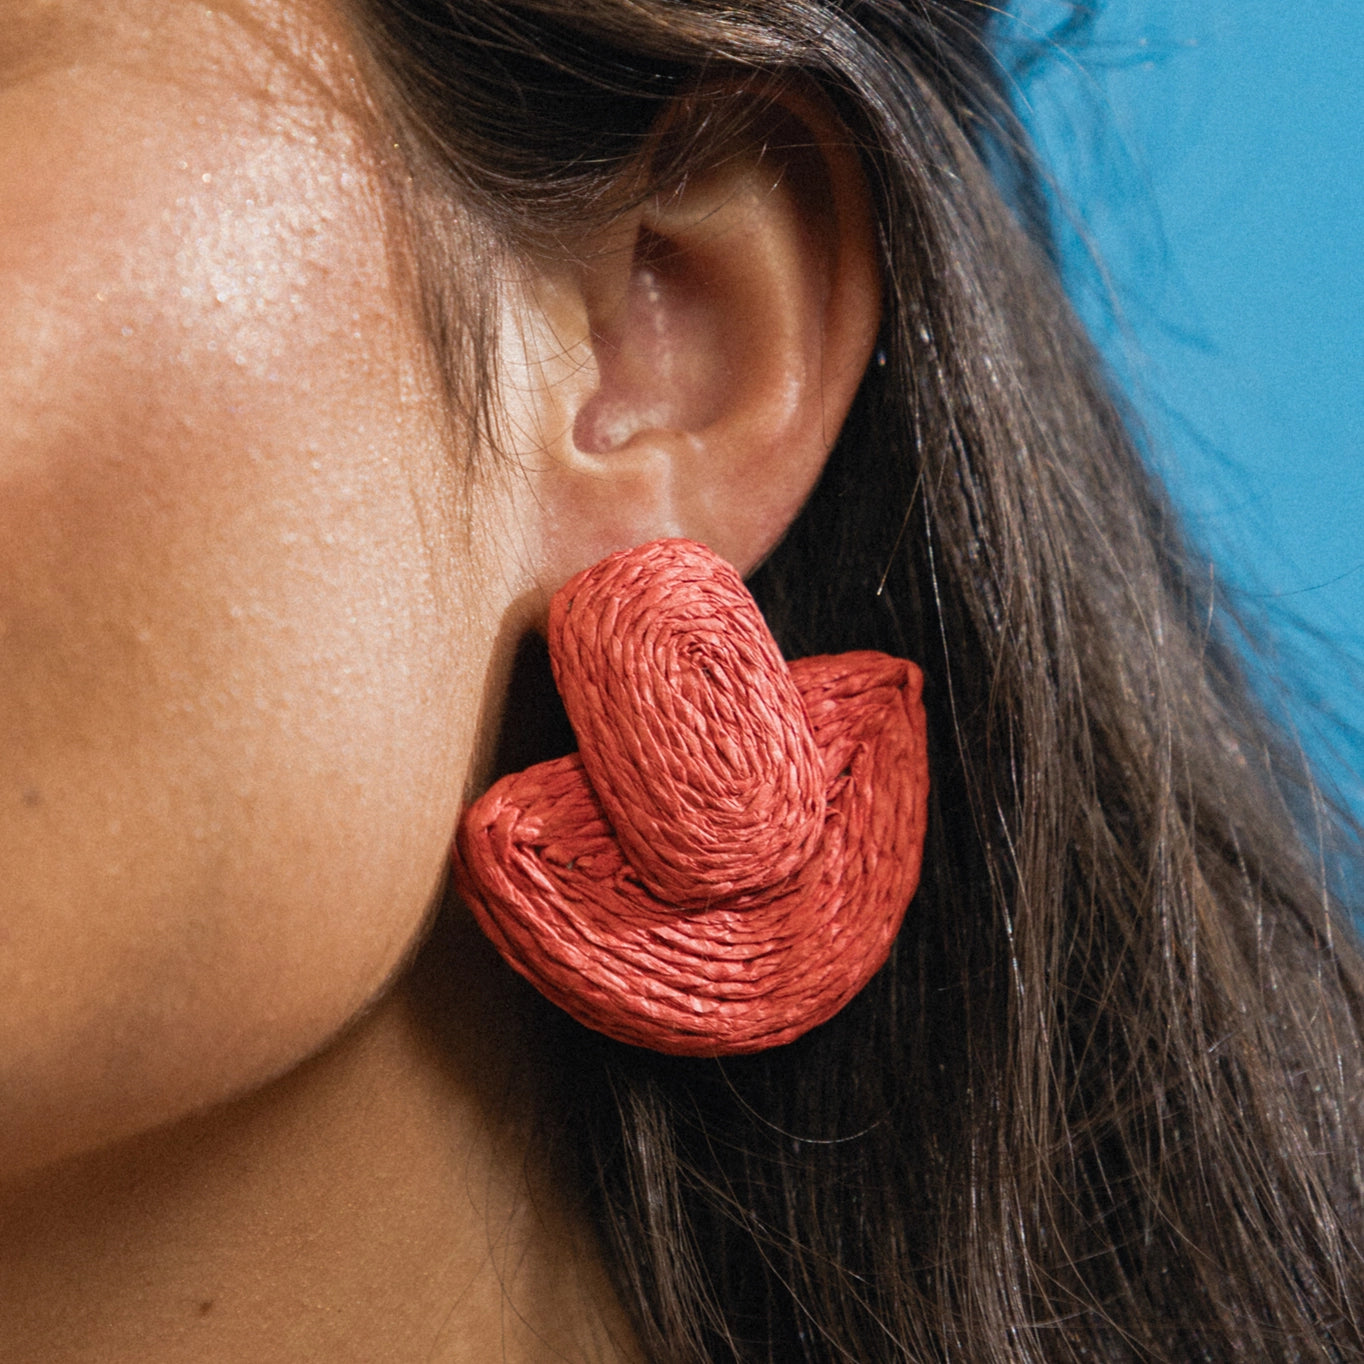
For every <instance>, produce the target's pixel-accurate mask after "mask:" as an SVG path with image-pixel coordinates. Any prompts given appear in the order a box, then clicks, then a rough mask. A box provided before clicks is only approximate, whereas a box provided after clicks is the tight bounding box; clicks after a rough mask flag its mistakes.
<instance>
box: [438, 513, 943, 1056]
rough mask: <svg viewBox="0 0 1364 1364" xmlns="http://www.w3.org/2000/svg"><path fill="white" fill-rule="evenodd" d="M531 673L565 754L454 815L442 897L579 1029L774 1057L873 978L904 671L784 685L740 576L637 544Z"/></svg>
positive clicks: (883, 668)
mask: <svg viewBox="0 0 1364 1364" xmlns="http://www.w3.org/2000/svg"><path fill="white" fill-rule="evenodd" d="M549 641H550V656H551V660H552V662H553V666H554V670H555V677H556V681H557V683H558V686H559V690H560V692H561V694H562V695H563V698H564V704H565V707H566V709H567V710H568V714H569V718H570V720H571V721H572V723H573V727H574V730H575V732H576V733H577V735H578V739H579V743H580V745H581V751H580V753H578V754H573V755H571V756H569V757H567V758H561V759H556V760H554V761H552V762H547V763H540V764H537V765H536V766H534V767H531V768H528V769H527V770H526V771H524V772H518V773H513V774H512V775H510V776H508V777H504V778H503V779H502V780H501V781H499V782H498V783H497V784H496V785H495V786H493V787H492V789H491V790H489V791H488V792H487V794H486V795H484V796H483V797H482V798H481V799H479V800H478V801H476V802H475V803H474V804H473V805H472V806H471V807H470V808H469V809H468V811H466V813H465V816H464V818H463V820H462V821H461V824H460V828H459V832H458V836H457V838H456V844H455V855H454V863H455V873H456V881H457V885H458V888H459V890H460V892H461V894H462V895H463V897H464V899H465V900H466V901H467V902H468V904H469V906H470V908H471V909H472V911H473V913H474V914H475V916H476V917H477V919H478V921H479V923H480V924H481V926H482V927H483V930H484V932H485V933H486V934H487V935H488V937H489V938H490V939H491V940H492V942H493V943H494V944H495V945H496V947H497V948H498V950H499V951H500V952H501V953H502V955H503V956H504V957H505V958H506V959H507V961H508V962H509V963H510V964H511V965H512V966H513V967H514V968H515V969H516V970H518V971H519V972H520V973H521V974H522V975H524V976H525V977H526V978H527V979H528V980H530V981H531V983H532V984H534V985H535V986H536V988H537V989H539V990H540V991H541V992H542V993H543V994H545V995H547V996H548V997H549V998H550V999H551V1000H553V1001H554V1002H555V1003H556V1004H558V1005H559V1006H560V1007H561V1008H563V1009H565V1010H566V1011H567V1012H568V1013H570V1014H572V1015H573V1016H574V1017H575V1018H577V1019H578V1020H579V1021H580V1022H582V1023H585V1024H586V1025H587V1026H589V1027H592V1028H595V1029H597V1030H598V1031H601V1032H604V1033H607V1034H608V1035H609V1036H611V1037H614V1038H616V1039H618V1040H620V1041H623V1042H630V1043H634V1044H636V1045H639V1046H644V1047H650V1048H653V1049H654V1050H657V1051H664V1052H670V1053H673V1054H675V1055H690V1056H717V1055H727V1054H733V1053H738V1052H751V1051H758V1050H761V1049H763V1048H765V1047H770V1046H776V1045H778V1044H780V1043H783V1042H788V1041H791V1040H792V1039H793V1038H795V1037H798V1036H799V1035H800V1034H801V1033H803V1032H805V1031H807V1030H808V1029H810V1028H812V1027H815V1026H816V1025H817V1024H819V1023H822V1022H824V1021H825V1020H826V1019H828V1018H830V1017H832V1015H833V1014H834V1013H836V1012H837V1011H838V1010H839V1009H841V1008H842V1007H843V1005H844V1004H846V1003H847V1002H848V1000H849V999H851V998H852V997H853V995H854V994H856V993H857V992H858V991H859V990H860V989H861V988H862V986H863V985H865V984H866V982H867V981H868V980H869V979H870V978H871V976H872V975H873V974H874V973H875V972H876V971H877V970H878V969H879V968H880V966H881V965H882V964H883V962H884V961H885V959H886V956H887V954H888V952H889V950H890V944H891V941H892V940H893V938H894V936H895V933H896V931H897V929H898V928H899V926H900V922H901V920H902V918H903V916H904V912H905V909H906V906H907V905H908V903H909V900H910V898H911V897H912V896H913V894H914V890H915V888H916V886H917V884H918V878H919V865H920V859H921V856H922V848H923V837H924V825H925V815H926V808H925V807H926V797H927V791H928V770H927V757H926V750H925V733H924V729H925V725H924V712H923V706H922V703H921V701H920V688H921V680H920V674H919V670H918V669H917V668H916V667H915V666H914V665H913V664H912V663H907V662H905V661H903V660H901V659H895V658H890V657H888V656H887V655H885V654H878V653H871V652H859V653H850V654H839V655H826V656H823V657H820V658H807V659H802V660H801V661H799V662H797V663H794V664H791V665H789V666H788V665H787V664H786V663H785V662H784V661H783V660H782V658H781V655H780V653H779V651H778V650H777V647H776V644H775V642H774V641H773V640H772V638H771V635H770V634H769V633H768V631H767V627H766V625H765V624H764V622H763V620H762V617H761V614H760V613H759V611H758V608H757V605H756V604H755V603H754V601H753V599H752V597H751V596H749V594H748V592H747V589H745V588H744V586H743V583H742V582H741V580H740V579H739V577H738V575H737V574H736V573H735V572H734V570H733V569H732V568H730V567H729V566H728V565H727V564H725V563H724V562H723V561H722V560H720V559H718V558H716V556H714V555H713V554H711V553H710V551H709V550H706V549H705V548H703V547H702V546H700V545H696V544H693V543H692V542H690V541H685V540H665V541H657V542H655V543H654V544H651V545H645V546H642V547H640V548H638V549H634V550H629V551H625V552H624V553H621V554H616V555H612V556H611V557H610V558H608V559H606V560H603V561H602V563H600V564H598V565H596V566H595V567H593V568H591V569H588V570H587V571H586V572H584V573H581V574H579V575H578V576H577V577H576V578H574V579H573V580H571V581H570V582H569V583H568V584H566V585H565V587H564V588H562V589H561V590H560V592H559V593H558V594H557V595H556V597H555V599H554V602H553V604H552V606H551V608H550V627H549Z"/></svg>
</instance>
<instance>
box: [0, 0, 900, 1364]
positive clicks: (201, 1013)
mask: <svg viewBox="0 0 1364 1364" xmlns="http://www.w3.org/2000/svg"><path fill="white" fill-rule="evenodd" d="M0 35H3V36H0V317H2V318H3V319H4V325H3V326H0V868H3V876H0V1303H3V1304H4V1307H3V1310H0V1359H22V1360H24V1361H26V1364H55V1361H62V1364H81V1362H82V1361H92V1362H93V1361H100V1364H118V1362H120V1361H125V1360H126V1361H129V1362H130V1364H131V1361H134V1360H136V1361H138V1362H139V1364H162V1361H166V1362H169V1361H180V1360H184V1361H191V1360H192V1361H195V1362H196V1364H217V1362H218V1361H221V1362H222V1364H229V1361H242V1362H243V1364H244V1362H245V1361H251V1362H252V1364H263V1362H265V1361H274V1360H279V1361H285V1360H288V1361H292V1362H293V1364H306V1361H309V1360H314V1359H316V1360H327V1361H330V1362H331V1364H335V1361H339V1360H348V1359H353V1360H357V1361H359V1360H366V1361H368V1360H380V1359H382V1360H386V1361H390V1360H391V1361H398V1362H399V1364H401V1362H402V1361H408V1360H411V1361H423V1364H441V1362H442V1361H482V1360H493V1359H495V1360H499V1361H505V1362H506V1364H517V1361H540V1360H559V1361H563V1360H567V1361H582V1362H583V1364H588V1362H589V1361H599V1360H600V1361H608V1360H628V1359H634V1358H638V1357H639V1354H638V1349H637V1347H636V1345H635V1343H634V1341H633V1339H632V1337H631V1334H630V1331H629V1328H628V1326H627V1325H626V1323H625V1319H624V1316H623V1314H622V1311H621V1308H620V1306H619V1304H618V1302H617V1301H616V1299H615V1297H614V1295H613V1292H612V1290H611V1288H610V1285H609V1283H608V1281H607V1278H606V1275H605V1272H604V1270H603V1268H602V1261H601V1256H600V1254H599V1250H598V1247H597V1246H596V1244H595V1242H594V1240H593V1238H592V1235H591V1234H590V1232H589V1230H588V1228H587V1223H586V1219H585V1217H584V1215H583V1213H582V1210H581V1200H580V1197H579V1195H578V1193H576V1192H575V1191H574V1190H573V1189H572V1188H571V1187H570V1186H569V1185H568V1184H567V1183H566V1182H565V1180H564V1178H563V1177H562V1175H561V1173H560V1171H559V1170H558V1167H557V1165H556V1164H555V1162H554V1160H553V1159H552V1154H551V1153H549V1152H547V1151H546V1150H545V1149H543V1148H542V1146H541V1145H540V1144H539V1143H537V1141H536V1140H535V1139H534V1133H535V1132H536V1130H537V1129H536V1118H537V1115H536V1111H535V1097H536V1094H535V1089H536V1087H535V1081H534V1077H535V1074H536V1069H537V1066H538V1065H540V1064H541V1063H542V1062H543V1061H545V1060H546V1058H543V1057H541V1056H539V1055H538V1051H537V1045H536V1038H535V1036H534V1035H533V1033H532V1032H529V1031H528V1030H527V1028H526V1027H525V1026H524V1016H525V1010H524V1008H523V1007H522V1005H523V1003H524V996H523V995H522V993H521V991H520V987H519V985H518V984H517V983H516V982H515V981H514V980H513V979H512V978H511V977H510V975H509V974H508V973H507V972H506V970H505V969H504V968H503V967H502V966H501V965H500V963H499V962H497V960H496V959H495V957H494V956H493V954H492V953H491V951H490V949H488V948H487V947H486V945H484V944H483V943H482V941H481V939H478V938H477V937H476V936H475V935H474V934H473V931H472V929H471V928H470V926H469V923H468V921H467V919H466V918H464V917H462V914H461V911H460V910H459V908H458V906H453V907H451V910H450V913H449V914H448V916H447V917H448V925H447V926H448V930H449V936H448V937H447V938H446V939H444V940H443V941H441V942H439V943H437V944H435V945H428V946H427V948H426V949H425V951H424V953H423V954H422V955H421V956H420V957H419V958H417V960H418V966H417V968H415V969H414V968H413V967H412V965H411V963H412V962H413V960H414V957H415V954H416V953H417V951H418V947H419V945H420V944H421V942H422V940H423V937H424V935H425V933H426V932H427V930H428V927H429V925H430V923H431V921H432V914H433V908H434V906H435V905H436V903H437V901H438V900H439V898H440V896H441V893H442V887H443V884H444V875H445V866H446V856H447V849H448V845H449V840H450V837H451V832H452V830H453V829H454V827H455V824H456V821H457V819H458V816H459V811H460V809H461V807H462V805H463V803H464V802H465V800H466V799H467V797H468V793H469V791H470V789H472V788H475V787H477V785H478V784H479V783H480V782H481V781H482V780H483V779H484V776H485V771H486V760H485V759H484V757H483V756H481V755H484V754H485V753H486V752H487V750H488V748H489V746H490V745H491V743H492V741H493V738H494V736H495V733H496V730H497V724H498V719H499V714H500V712H501V710H502V707H503V704H504V696H505V691H506V678H507V672H508V668H509V666H510V660H511V657H512V654H513V651H514V649H515V647H516V643H517V641H518V639H519V638H520V637H521V636H522V635H523V634H524V632H525V631H526V629H527V628H530V627H531V626H533V624H534V620H535V616H536V613H537V611H538V609H539V604H542V603H543V601H544V600H545V599H546V598H547V596H548V594H549V592H551V591H552V590H553V588H554V587H556V586H558V584H559V583H561V582H562V581H563V580H564V578H566V577H567V576H568V574H569V573H571V572H573V571H575V570H576V569H578V568H580V567H582V566H583V565H584V564H586V563H589V562H591V561H592V560H594V559H596V558H598V557H600V556H601V555H602V554H604V553H606V552H608V551H609V550H611V549H615V548H619V547H621V546H623V545H628V544H636V543H640V542H641V541H644V540H647V539H650V538H654V537H656V536H659V535H664V534H678V533H680V534H688V535H691V536H693V537H694V538H698V539H702V540H705V541H706V542H707V543H710V544H711V545H712V547H714V548H716V549H718V550H719V551H720V552H722V553H724V554H725V555H726V556H727V557H729V558H730V559H731V560H732V561H733V562H735V563H736V564H738V565H739V566H740V567H741V568H747V567H749V566H751V565H752V564H753V563H754V562H756V561H757V559H758V558H759V557H760V556H761V555H762V553H763V552H765V550H766V549H767V548H768V547H769V546H770V545H771V544H772V543H773V541H774V540H775V539H776V538H777V536H779V535H780V533H781V531H782V529H783V528H784V526H785V525H786V524H788V523H789V521H790V519H791V517H792V516H794V515H795V513H796V512H797V510H798V509H799V507H800V505H801V502H802V501H803V500H804V498H805V497H806V495H807V494H808V491H809V489H810V487H811V485H812V483H813V481H814V479H815V478H816V477H817V475H818V472H819V469H820V467H821V466H822V462H823V459H824V458H825V456H826V455H827V452H828V448H829V445H830V443H831V442H832V440H833V438H834V436H835V434H836V432H837V430H838V427H839V425H840V423H841V422H842V419H843V416H844V414H845V413H846V411H847V408H848V404H849V403H850V402H851V400H852V396H853V393H854V391H855V389H856V385H857V382H858V377H859V375H860V373H861V371H862V368H863V367H864V365H865V363H866V360H867V357H868V355H869V353H870V349H871V346H872V344H873V341H874V337H875V334H876V327H877V321H878V309H879V288H878V283H877V278H876V270H875V266H874V263H873V261H874V255H873V248H872V243H871V235H870V229H869V227H868V219H867V215H866V212H865V211H864V210H861V209H859V208H858V207H857V206H858V204H859V203H860V202H861V200H860V199H859V194H860V192H861V181H860V172H858V171H857V170H856V168H855V163H854V162H853V160H852V158H851V154H849V153H847V152H846V149H844V150H843V151H839V150H838V148H839V147H841V146H843V145H844V144H845V143H846V138H843V137H840V136H839V135H838V130H837V129H831V128H830V127H829V126H828V125H827V122H822V121H821V120H822V119H823V114H822V113H821V111H820V110H819V109H816V108H814V107H813V106H808V107H807V106H804V105H799V102H798V101H797V102H793V104H792V110H793V117H795V118H798V119H799V120H801V121H802V126H805V127H807V128H808V131H809V132H810V133H811V134H812V136H811V137H810V138H808V139H801V141H802V145H804V142H805V141H808V143H809V146H810V147H812V148H814V149H815V150H813V151H810V152H809V153H808V154H807V155H808V157H809V159H810V160H811V162H812V165H811V166H810V167H806V168H805V169H806V170H807V171H810V174H809V175H806V176H805V177H804V178H802V176H801V175H798V174H791V175H789V176H788V175H787V171H788V170H790V169H797V170H798V169H800V168H799V167H794V168H793V167H790V166H787V165H781V166H774V165H773V164H772V163H771V162H770V161H769V160H765V159H764V155H763V154H759V153H757V152H754V153H753V154H752V155H747V156H745V155H733V156H729V157H727V158H726V160H725V162H724V167H725V169H724V173H723V175H718V176H706V175H698V176H697V177H695V179H694V181H691V182H689V186H690V188H689V189H688V192H687V194H686V195H679V196H676V197H675V198H674V199H671V200H668V201H666V202H663V203H660V204H655V205H651V206H645V207H644V208H642V209H641V210H640V213H641V214H642V215H643V214H647V215H651V218H650V221H649V222H648V223H647V227H648V230H649V231H650V232H651V233H652V234H653V236H654V237H658V236H660V235H661V236H664V237H667V238H669V239H670V240H671V242H672V244H673V246H674V248H675V249H674V251H673V253H672V255H671V257H670V259H674V260H677V261H680V262H683V263H684V264H686V265H687V266H688V268H687V269H685V270H680V271H679V273H678V275H677V277H676V278H675V279H673V280H662V281H658V280H653V279H649V280H645V281H643V282H642V283H641V280H640V279H638V278H635V277H634V274H635V267H634V264H633V257H632V253H631V250H630V234H631V233H632V232H633V231H635V225H634V224H632V223H626V224H624V226H623V228H622V231H623V233H624V238H623V240H624V243H625V245H624V248H623V249H622V250H621V251H619V252H616V253H615V254H614V255H613V254H612V253H610V252H602V251H600V250H598V251H595V252H590V253H587V254H588V255H590V257H591V259H593V260H594V262H596V266H595V267H594V269H595V273H594V274H592V276H591V277H590V278H584V277H583V276H582V275H574V273H573V272H572V271H570V270H546V271H545V273H544V274H543V277H537V278H533V279H532V278H528V279H527V281H526V287H525V288H524V289H523V290H521V291H520V292H519V294H518V299H517V302H516V306H515V308H514V309H513V314H514V315H513V316H512V317H511V319H510V323H509V326H508V328H507V334H508V335H509V336H510V337H511V338H512V339H513V341H514V342H515V346H514V347H513V351H514V353H512V354H510V357H509V359H508V360H507V363H506V371H507V372H508V373H511V374H513V376H514V378H515V382H513V383H511V384H510V385H509V386H508V394H510V395H512V396H511V397H509V398H508V400H507V401H508V403H512V402H514V403H515V408H514V410H513V409H512V408H511V407H508V410H507V414H506V415H507V418H508V421H507V429H508V430H509V431H512V432H515V433H519V434H520V435H521V436H522V437H524V448H518V449H514V450H511V451H510V452H509V453H510V454H511V455H512V456H514V457H515V458H514V459H513V460H512V461H510V462H509V463H508V465H507V466H506V467H515V468H516V469H517V470H518V472H517V474H516V475H515V476H506V477H500V478H493V477H486V478H480V479H477V480H475V481H474V482H473V483H472V484H470V483H468V482H466V481H465V480H464V479H463V477H462V473H461V470H462V468H463V458H462V456H463V454H464V452H461V451H454V452H452V451H451V450H449V449H448V448H447V446H448V439H449V433H448V429H447V427H446V425H445V424H444V423H443V422H442V421H441V420H439V407H438V404H437V402H436V401H435V399H434V397H433V389H432V385H431V383H430V377H429V356H428V355H427V353H426V350H425V348H424V345H423V343H422V342H421V340H420V339H419V336H418V333H417V329H416V327H415V324H414V321H413V319H414V315H415V309H414V307H413V306H412V305H413V300H412V299H410V298H408V297H406V296H405V295H404V294H403V291H402V289H401V288H400V287H399V285H398V284H397V283H396V282H395V281H396V273H395V272H394V271H393V270H392V269H391V267H390V242H391V237H390V235H389V231H388V228H389V224H388V223H387V221H386V219H385V208H384V204H383V191H382V183H381V180H380V177H379V176H378V175H377V174H376V173H375V170H374V165H373V157H372V154H371V148H372V145H373V144H372V138H373V137H374V126H373V124H372V122H367V121H366V116H365V114H364V113H363V110H362V101H361V99H360V98H359V95H358V94H357V85H356V78H355V70H354V66H353V63H352V62H351V60H350V54H349V50H348V46H347V43H348V37H347V35H346V33H345V31H344V29H343V28H342V26H341V24H340V21H339V18H338V16H337V14H336V13H335V12H334V11H333V9H332V8H331V6H330V4H329V3H328V2H327V0H233V2H232V3H222V4H218V5H214V6H209V5H205V4H198V3H188V0H0ZM826 143H827V145H829V146H830V147H833V148H834V150H833V151H832V152H830V153H828V156H827V158H826V159H827V162H828V164H827V166H824V165H823V164H822V163H820V164H818V165H816V164H814V163H815V162H818V161H819V158H820V157H822V156H824V155H825V154H824V153H823V152H822V151H819V148H821V147H823V146H824V145H825V144H826ZM840 177H841V178H840ZM791 184H795V185H801V186H803V188H801V189H800V190H799V192H796V191H794V190H792V189H790V188H789V185H791ZM812 185H813V186H814V187H815V188H814V189H811V188H810V186H812ZM834 204H837V205H838V206H839V207H838V209H837V211H835V210H834V209H833V208H832V207H831V205H834ZM848 205H852V208H851V209H849V208H848ZM644 286H647V287H644ZM621 300H624V301H625V303H624V304H622V302H621ZM626 305H628V306H626ZM594 335H596V336H602V335H605V336H608V337H609V342H610V344H609V356H607V357H606V359H605V360H603V358H602V357H601V356H599V355H598V354H596V352H595V351H594V346H593V341H592V338H593V336H594ZM504 405H505V404H504ZM575 432H576V436H575ZM575 440H580V441H581V446H579V445H578V444H575ZM437 964H438V966H439V969H438V970H435V969H434V966H435V965H437ZM548 1060H549V1062H550V1063H552V1060H553V1058H548Z"/></svg>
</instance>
